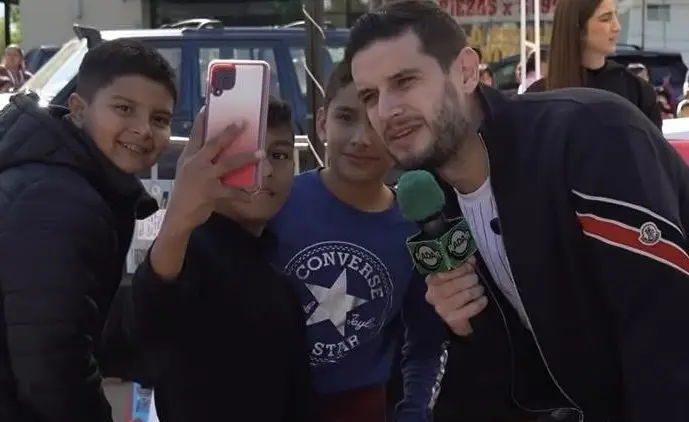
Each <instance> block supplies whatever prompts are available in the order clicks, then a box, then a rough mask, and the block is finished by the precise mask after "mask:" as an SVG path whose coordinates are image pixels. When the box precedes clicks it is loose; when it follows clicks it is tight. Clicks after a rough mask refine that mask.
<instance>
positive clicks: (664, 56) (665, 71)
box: [490, 44, 687, 97]
mask: <svg viewBox="0 0 689 422" xmlns="http://www.w3.org/2000/svg"><path fill="white" fill-rule="evenodd" d="M610 59H612V60H614V61H616V62H617V63H619V64H621V65H623V66H627V65H628V64H630V63H642V64H643V65H644V66H646V67H647V68H648V69H649V70H650V72H651V83H652V84H653V85H654V86H660V85H662V84H663V79H664V78H667V77H669V78H670V85H671V86H672V89H673V93H674V95H675V96H677V97H679V96H681V95H682V84H683V83H684V77H685V75H686V73H687V66H686V65H685V64H684V62H683V61H682V55H681V54H679V53H672V52H662V51H654V50H643V49H641V47H639V46H636V45H630V44H620V45H618V48H617V51H615V53H614V54H612V55H611V56H610ZM519 60H520V55H519V54H516V55H513V56H509V57H505V58H504V59H502V60H500V61H499V62H495V63H492V64H491V65H490V67H491V69H492V70H493V80H494V81H495V84H496V85H495V86H496V87H497V88H498V89H500V90H505V91H508V90H516V89H517V88H518V87H519V81H517V77H516V72H515V71H516V69H517V65H518V64H519Z"/></svg>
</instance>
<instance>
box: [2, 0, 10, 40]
mask: <svg viewBox="0 0 689 422" xmlns="http://www.w3.org/2000/svg"><path fill="white" fill-rule="evenodd" d="M4 5H5V47H7V46H8V45H10V44H12V30H11V29H12V19H11V16H12V3H10V0H5V3H4Z"/></svg>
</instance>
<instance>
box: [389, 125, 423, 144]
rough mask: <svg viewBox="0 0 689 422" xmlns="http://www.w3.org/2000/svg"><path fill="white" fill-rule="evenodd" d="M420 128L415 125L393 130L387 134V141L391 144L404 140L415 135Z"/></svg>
mask: <svg viewBox="0 0 689 422" xmlns="http://www.w3.org/2000/svg"><path fill="white" fill-rule="evenodd" d="M420 128H421V125H419V124H416V125H411V126H405V127H403V128H399V129H395V130H392V131H390V132H389V133H388V137H387V138H388V141H389V142H391V143H394V142H396V141H399V140H400V139H404V138H406V137H407V136H409V135H411V134H413V133H415V132H416V131H418V130H419V129H420Z"/></svg>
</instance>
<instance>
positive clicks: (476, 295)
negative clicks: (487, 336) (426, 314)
mask: <svg viewBox="0 0 689 422" xmlns="http://www.w3.org/2000/svg"><path fill="white" fill-rule="evenodd" d="M475 264H476V258H474V257H471V258H469V260H468V261H467V262H465V263H464V264H462V265H461V266H460V267H458V268H455V269H454V270H452V271H448V272H445V273H436V274H430V275H428V276H427V277H426V284H427V285H428V291H427V292H426V301H428V303H430V304H431V305H433V307H434V308H435V311H436V312H437V313H438V315H440V317H441V318H442V319H443V320H444V321H445V323H446V324H447V325H448V326H449V327H450V329H451V330H452V332H454V333H455V334H457V335H459V336H468V335H469V334H471V333H472V328H471V324H470V323H469V319H470V318H471V317H473V316H475V315H477V314H478V313H479V312H481V311H482V310H483V309H484V308H485V307H486V305H487V304H488V298H486V297H485V296H484V294H483V293H484V292H483V289H484V288H483V286H482V285H481V284H479V282H478V276H477V275H476V272H475V271H474V265H475Z"/></svg>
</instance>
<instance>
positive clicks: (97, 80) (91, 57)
mask: <svg viewBox="0 0 689 422" xmlns="http://www.w3.org/2000/svg"><path fill="white" fill-rule="evenodd" d="M133 75H138V76H143V77H145V78H147V79H150V80H152V81H154V82H157V83H159V84H161V85H162V86H164V87H165V89H167V90H168V92H169V93H170V95H171V96H172V99H173V100H174V102H177V82H176V80H177V79H176V76H175V71H174V69H172V67H171V66H170V63H168V61H167V60H166V59H165V58H164V57H163V56H162V55H161V54H160V53H159V52H158V51H157V50H156V49H154V48H151V47H148V46H146V45H145V44H143V43H141V42H139V41H135V40H129V39H118V40H112V41H106V42H104V43H102V44H100V45H98V46H96V47H94V48H92V49H91V50H89V52H88V53H86V56H84V60H83V61H82V62H81V66H79V73H78V74H77V89H76V91H77V93H78V94H79V95H81V96H82V97H84V98H86V99H88V100H91V99H92V98H93V96H94V95H96V93H97V92H98V91H100V90H101V89H103V88H105V87H107V86H108V85H110V84H112V83H113V82H114V81H115V79H117V78H120V77H123V76H133Z"/></svg>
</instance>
